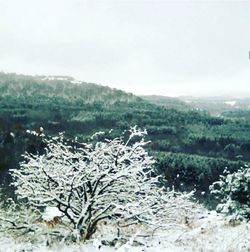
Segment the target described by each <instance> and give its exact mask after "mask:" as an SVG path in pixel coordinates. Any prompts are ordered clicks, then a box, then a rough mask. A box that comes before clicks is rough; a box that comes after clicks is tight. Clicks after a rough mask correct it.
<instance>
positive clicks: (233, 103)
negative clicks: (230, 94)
mask: <svg viewBox="0 0 250 252" xmlns="http://www.w3.org/2000/svg"><path fill="white" fill-rule="evenodd" d="M224 103H225V104H227V105H230V106H232V107H233V106H235V105H236V103H237V102H236V101H225V102H224Z"/></svg>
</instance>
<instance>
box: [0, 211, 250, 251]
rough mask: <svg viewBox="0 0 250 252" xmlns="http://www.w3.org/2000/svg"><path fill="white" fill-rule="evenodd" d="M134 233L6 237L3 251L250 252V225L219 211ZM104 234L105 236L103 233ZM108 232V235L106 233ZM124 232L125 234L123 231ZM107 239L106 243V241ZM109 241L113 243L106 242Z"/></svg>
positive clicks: (0, 246) (0, 248)
mask: <svg viewBox="0 0 250 252" xmlns="http://www.w3.org/2000/svg"><path fill="white" fill-rule="evenodd" d="M130 231H131V232H132V233H134V235H132V237H131V238H130V239H128V241H127V242H124V241H123V240H122V239H121V240H117V239H115V238H116V237H117V230H115V229H114V228H112V229H111V227H107V226H103V227H102V230H100V232H99V234H97V235H96V237H95V238H93V240H91V241H89V242H88V243H85V244H74V245H68V246H66V245H60V244H58V245H54V246H52V247H51V248H49V247H46V246H45V245H43V244H40V245H36V246H35V245H32V244H29V243H23V244H22V243H15V242H14V241H13V240H10V239H6V238H4V237H2V238H1V239H0V251H1V252H2V251H3V252H14V251H16V252H19V251H23V252H24V251H37V252H58V251H59V252H92V251H93V252H97V251H100V252H113V251H118V252H129V251H135V252H143V251H144V252H159V251H161V252H163V251H173V252H180V251H218V252H219V251H221V252H224V251H228V252H233V251H235V252H238V251H250V224H248V223H241V224H239V223H235V222H232V221H230V218H229V217H224V216H223V215H219V214H217V213H216V212H214V211H212V212H206V213H200V214H199V215H198V217H197V219H196V220H195V221H194V222H192V223H188V221H187V224H186V225H182V226H177V225H173V226H169V228H168V229H166V230H154V232H152V230H147V229H144V228H142V227H135V228H133V230H131V229H130ZM100 233H102V234H103V235H100ZM104 234H105V235H104ZM123 235H124V234H123ZM102 241H103V242H102ZM105 242H106V244H107V243H108V242H111V243H113V246H108V245H104V244H102V243H105Z"/></svg>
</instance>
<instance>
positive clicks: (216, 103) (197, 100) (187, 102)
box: [142, 95, 250, 116]
mask: <svg viewBox="0 0 250 252" xmlns="http://www.w3.org/2000/svg"><path fill="white" fill-rule="evenodd" d="M142 98H143V99H145V100H147V101H149V102H151V103H153V104H157V105H161V106H165V107H166V108H176V109H179V110H184V111H186V110H203V111H207V112H209V113H210V114H211V115H214V116H218V115H222V114H223V113H224V112H229V111H240V110H250V98H232V97H230V98H228V97H192V96H181V97H176V98H173V97H167V96H157V95H149V96H142ZM227 115H229V114H227Z"/></svg>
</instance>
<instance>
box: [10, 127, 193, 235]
mask: <svg viewBox="0 0 250 252" xmlns="http://www.w3.org/2000/svg"><path fill="white" fill-rule="evenodd" d="M145 135H146V131H141V130H138V129H137V128H136V127H133V128H131V130H130V131H129V137H125V134H124V136H123V137H120V138H115V139H111V140H109V139H106V140H105V141H103V142H97V143H95V144H92V145H86V144H80V143H78V144H77V145H78V147H77V148H76V147H75V145H73V146H72V145H67V144H66V143H65V141H64V139H63V137H62V136H61V135H60V136H59V137H56V138H53V139H51V140H45V141H46V145H47V148H46V151H45V153H44V154H43V155H33V154H28V153H26V154H25V155H24V158H25V161H24V162H22V163H21V165H20V169H16V170H12V172H11V173H12V176H13V179H14V183H13V184H14V186H15V188H16V194H17V196H18V199H19V200H27V204H28V205H30V206H32V207H38V208H44V207H56V208H57V209H58V210H59V211H60V212H61V213H62V215H63V216H64V217H63V219H64V220H66V221H67V222H68V223H69V224H70V225H71V227H72V234H73V236H74V237H76V238H84V239H88V238H90V237H91V236H92V234H93V233H94V232H95V231H96V229H97V225H98V223H99V222H100V221H101V220H104V219H112V220H117V221H119V223H120V224H121V222H124V223H125V224H124V225H126V226H127V225H130V224H136V223H138V222H141V223H146V224H148V225H153V226H155V227H158V226H160V225H163V223H164V222H177V221H180V220H181V219H182V218H184V215H187V214H189V211H192V207H193V204H192V203H191V202H190V201H188V200H187V199H188V198H189V197H190V194H181V193H176V192H174V191H173V190H166V189H165V188H163V187H160V186H159V185H160V183H159V181H160V179H161V178H160V177H159V176H153V168H152V167H153V164H154V160H153V158H152V157H150V156H149V155H148V153H147V151H146V150H145V149H144V146H145V145H146V144H147V142H145V141H144V136H145ZM138 139H139V140H138Z"/></svg>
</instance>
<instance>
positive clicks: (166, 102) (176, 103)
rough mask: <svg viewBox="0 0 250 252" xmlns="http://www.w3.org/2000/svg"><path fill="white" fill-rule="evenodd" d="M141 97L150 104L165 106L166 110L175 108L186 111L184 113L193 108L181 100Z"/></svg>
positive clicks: (153, 96)
mask: <svg viewBox="0 0 250 252" xmlns="http://www.w3.org/2000/svg"><path fill="white" fill-rule="evenodd" d="M140 97H141V98H143V99H144V100H146V101H148V102H150V103H153V104H156V105H159V106H165V107H166V108H175V109H179V110H184V111H187V110H189V109H190V108H191V107H190V106H189V104H187V103H185V102H184V101H182V100H180V99H179V98H174V97H168V96H161V95H144V96H140Z"/></svg>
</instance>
